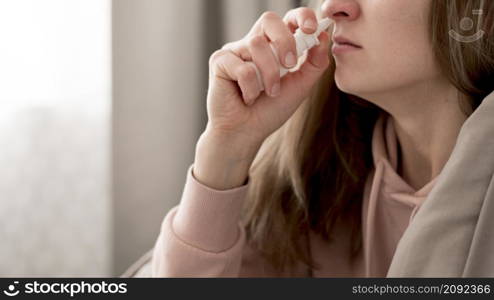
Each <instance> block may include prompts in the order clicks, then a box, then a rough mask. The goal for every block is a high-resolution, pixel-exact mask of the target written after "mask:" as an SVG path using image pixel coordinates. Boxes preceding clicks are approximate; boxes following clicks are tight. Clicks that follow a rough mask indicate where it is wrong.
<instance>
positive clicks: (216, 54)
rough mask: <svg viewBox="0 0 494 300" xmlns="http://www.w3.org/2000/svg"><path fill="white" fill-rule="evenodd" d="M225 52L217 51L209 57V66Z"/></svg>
mask: <svg viewBox="0 0 494 300" xmlns="http://www.w3.org/2000/svg"><path fill="white" fill-rule="evenodd" d="M226 51H227V50H225V49H219V50H216V51H214V52H213V54H211V56H210V57H209V64H210V65H212V64H214V63H215V62H216V61H217V60H218V59H219V58H220V57H222V56H223V55H224V54H225V52H226Z"/></svg>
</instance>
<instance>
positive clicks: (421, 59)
mask: <svg viewBox="0 0 494 300" xmlns="http://www.w3.org/2000/svg"><path fill="white" fill-rule="evenodd" d="M431 1H432V0H326V1H324V3H323V5H322V14H323V16H328V17H330V18H331V19H333V20H334V22H335V23H334V28H333V36H332V37H333V41H334V40H335V38H337V37H340V36H342V37H345V38H347V39H348V40H350V41H352V42H353V43H355V44H357V45H359V46H361V48H360V49H355V48H353V49H352V48H350V50H349V51H337V52H336V53H334V52H333V56H334V58H335V61H336V73H335V79H336V84H337V85H338V87H339V88H340V89H341V90H342V91H344V92H346V93H349V94H353V95H356V96H359V97H361V98H364V99H367V100H370V99H369V98H372V97H376V96H378V95H381V94H383V93H385V94H386V93H390V92H393V91H400V90H401V89H407V88H410V87H413V86H414V85H417V84H421V83H424V82H430V81H431V80H434V79H435V78H438V76H440V71H439V67H438V66H437V64H436V62H435V59H434V55H433V51H432V47H431V42H430V38H429V36H430V33H429V13H430V11H429V10H430V5H431Z"/></svg>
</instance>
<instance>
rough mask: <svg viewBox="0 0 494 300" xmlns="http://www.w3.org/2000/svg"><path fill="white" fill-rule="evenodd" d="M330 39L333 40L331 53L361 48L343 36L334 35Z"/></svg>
mask: <svg viewBox="0 0 494 300" xmlns="http://www.w3.org/2000/svg"><path fill="white" fill-rule="evenodd" d="M332 40H333V47H332V49H331V50H332V52H333V54H341V53H345V52H349V51H354V50H359V49H362V46H360V45H358V44H356V43H354V42H352V41H351V40H349V39H347V38H345V37H343V36H335V37H333V38H332Z"/></svg>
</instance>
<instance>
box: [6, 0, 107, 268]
mask: <svg viewBox="0 0 494 300" xmlns="http://www.w3.org/2000/svg"><path fill="white" fill-rule="evenodd" d="M110 4H111V2H110V1H109V0H71V1H66V0H45V1H38V0H0V37H1V41H0V82H1V83H0V85H1V87H0V141H1V142H0V143H1V147H0V166H1V168H0V240H1V244H0V277H45V276H70V277H77V276H98V277H100V276H108V275H110V274H111V273H112V272H113V271H112V268H111V258H110V255H111V248H112V247H111V242H112V240H111V237H110V234H111V231H110V230H111V229H110V226H111V222H110V216H111V212H110V205H111V202H110V189H109V187H110V181H109V178H110V165H109V162H110V143H109V140H110V122H109V121H110V102H111V101H110V98H111V95H110V92H111V91H110V86H111V73H110V71H111V70H110V60H111V59H110V54H111V53H110V51H111V49H110V47H111V44H110V34H111V32H110V25H111V24H110V17H111V14H110V10H111V9H110V8H111V5H110Z"/></svg>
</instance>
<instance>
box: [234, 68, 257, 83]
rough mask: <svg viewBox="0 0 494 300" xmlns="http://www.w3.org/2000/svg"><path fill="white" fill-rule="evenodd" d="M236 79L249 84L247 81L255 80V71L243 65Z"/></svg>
mask: <svg viewBox="0 0 494 300" xmlns="http://www.w3.org/2000/svg"><path fill="white" fill-rule="evenodd" d="M238 77H239V78H240V79H241V80H245V81H246V82H249V81H251V80H254V79H255V77H256V71H255V70H254V68H253V67H250V66H248V65H244V66H242V67H241V68H240V70H239V74H238Z"/></svg>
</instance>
